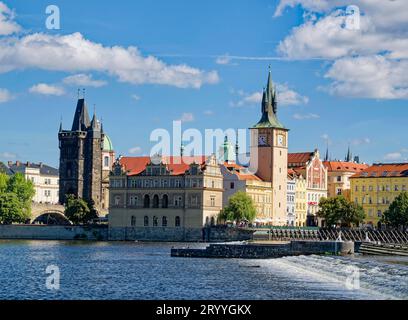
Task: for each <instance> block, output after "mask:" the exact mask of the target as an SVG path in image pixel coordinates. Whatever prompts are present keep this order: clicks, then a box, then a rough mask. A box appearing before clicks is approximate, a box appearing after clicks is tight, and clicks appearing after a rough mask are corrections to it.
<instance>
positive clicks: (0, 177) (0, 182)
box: [0, 172, 9, 194]
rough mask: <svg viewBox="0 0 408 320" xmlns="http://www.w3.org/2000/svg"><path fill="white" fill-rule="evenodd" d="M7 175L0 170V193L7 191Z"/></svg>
mask: <svg viewBox="0 0 408 320" xmlns="http://www.w3.org/2000/svg"><path fill="white" fill-rule="evenodd" d="M8 181H9V176H8V175H7V174H5V173H1V172H0V194H1V193H3V192H6V191H7V185H8Z"/></svg>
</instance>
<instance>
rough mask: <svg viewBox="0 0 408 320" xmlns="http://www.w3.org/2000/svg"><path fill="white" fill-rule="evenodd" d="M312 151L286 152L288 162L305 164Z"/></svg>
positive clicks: (311, 155)
mask: <svg viewBox="0 0 408 320" xmlns="http://www.w3.org/2000/svg"><path fill="white" fill-rule="evenodd" d="M313 154H314V152H299V153H288V164H289V165H291V164H296V165H298V164H303V165H304V164H306V163H307V162H308V161H309V160H310V159H311V158H312V157H313Z"/></svg>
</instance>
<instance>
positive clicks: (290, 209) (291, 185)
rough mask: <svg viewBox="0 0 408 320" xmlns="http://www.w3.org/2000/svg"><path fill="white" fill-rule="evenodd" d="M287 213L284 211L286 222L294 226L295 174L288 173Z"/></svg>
mask: <svg viewBox="0 0 408 320" xmlns="http://www.w3.org/2000/svg"><path fill="white" fill-rule="evenodd" d="M286 185H287V198H288V201H287V213H286V220H287V222H286V224H287V225H288V226H291V227H293V226H295V224H296V212H295V208H296V175H293V174H289V173H288V181H287V184H286Z"/></svg>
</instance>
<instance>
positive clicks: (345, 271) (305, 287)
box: [0, 240, 408, 299]
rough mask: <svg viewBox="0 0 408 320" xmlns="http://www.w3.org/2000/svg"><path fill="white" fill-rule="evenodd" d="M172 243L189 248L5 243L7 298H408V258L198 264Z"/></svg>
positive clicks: (1, 284) (0, 281)
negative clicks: (56, 274)
mask: <svg viewBox="0 0 408 320" xmlns="http://www.w3.org/2000/svg"><path fill="white" fill-rule="evenodd" d="M172 246H174V247H182V246H183V244H180V243H177V244H171V243H163V244H158V243H108V242H100V243H89V242H63V241H2V240H0V299H408V257H404V258H402V257H367V256H364V257H363V256H354V257H331V256H299V257H286V258H278V259H268V260H238V259H193V258H172V257H170V249H171V247H172ZM185 246H190V247H200V246H201V247H202V245H198V244H196V245H194V244H185ZM49 265H56V266H58V267H59V269H60V289H59V290H56V291H51V290H49V289H47V287H46V277H47V276H48V275H47V274H46V268H47V266H49ZM355 270H358V271H357V273H356V272H355ZM351 272H354V275H356V274H359V287H360V289H352V288H351V287H350V285H347V283H351V282H350V281H347V279H350V276H349V275H350V273H351ZM347 276H349V278H347ZM351 279H356V278H351ZM352 283H353V284H355V285H356V283H357V282H355V281H354V282H352Z"/></svg>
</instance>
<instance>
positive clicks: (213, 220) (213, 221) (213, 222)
mask: <svg viewBox="0 0 408 320" xmlns="http://www.w3.org/2000/svg"><path fill="white" fill-rule="evenodd" d="M211 226H215V218H214V217H211Z"/></svg>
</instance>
